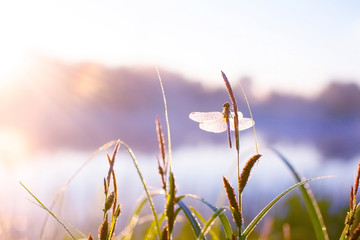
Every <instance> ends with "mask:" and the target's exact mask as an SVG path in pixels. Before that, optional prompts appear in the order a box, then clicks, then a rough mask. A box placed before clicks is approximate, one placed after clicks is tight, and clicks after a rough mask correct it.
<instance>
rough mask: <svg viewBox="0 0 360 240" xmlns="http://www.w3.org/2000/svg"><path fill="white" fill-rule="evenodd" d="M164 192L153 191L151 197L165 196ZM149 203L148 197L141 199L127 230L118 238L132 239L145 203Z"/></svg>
mask: <svg viewBox="0 0 360 240" xmlns="http://www.w3.org/2000/svg"><path fill="white" fill-rule="evenodd" d="M163 194H164V191H163V190H159V191H151V192H150V195H151V196H156V195H163ZM147 201H148V198H147V197H143V196H141V197H140V198H139V200H138V201H137V202H138V203H139V204H138V205H137V206H138V207H137V208H136V209H135V211H134V213H133V214H132V215H131V217H130V221H129V223H128V224H127V225H126V228H125V229H124V230H123V231H122V232H121V233H120V235H119V236H118V237H119V238H122V239H124V240H130V239H131V238H132V234H133V232H134V228H135V226H136V224H137V222H138V220H139V215H140V211H141V210H142V208H143V207H144V205H145V203H146V202H147Z"/></svg>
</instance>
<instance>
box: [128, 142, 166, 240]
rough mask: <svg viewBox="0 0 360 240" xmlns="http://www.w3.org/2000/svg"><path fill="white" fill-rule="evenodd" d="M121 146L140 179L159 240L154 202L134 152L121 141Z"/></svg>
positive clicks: (158, 226)
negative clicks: (127, 154) (126, 152)
mask: <svg viewBox="0 0 360 240" xmlns="http://www.w3.org/2000/svg"><path fill="white" fill-rule="evenodd" d="M121 144H122V145H123V146H125V148H126V150H127V151H128V153H129V155H130V157H131V159H132V160H133V163H134V165H135V168H136V171H137V173H138V175H139V178H140V180H141V183H142V184H143V187H144V190H145V193H146V196H147V198H148V201H149V203H150V207H151V211H152V214H153V216H154V220H155V223H156V230H157V233H158V235H159V239H161V229H160V225H159V221H158V218H157V214H156V211H155V207H154V202H153V200H152V198H151V194H150V192H149V190H148V187H147V185H146V182H145V179H144V177H143V175H142V173H141V171H140V167H139V164H138V161H137V160H136V157H135V154H134V152H133V151H132V150H131V148H130V147H129V146H128V145H127V144H126V143H125V142H123V141H121Z"/></svg>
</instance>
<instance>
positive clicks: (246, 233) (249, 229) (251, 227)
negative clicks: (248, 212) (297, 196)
mask: <svg viewBox="0 0 360 240" xmlns="http://www.w3.org/2000/svg"><path fill="white" fill-rule="evenodd" d="M324 178H328V177H316V178H310V179H305V180H303V181H301V182H299V183H296V184H295V185H293V186H291V187H290V188H288V189H286V190H285V191H283V192H282V193H281V194H279V195H278V196H277V197H276V198H274V199H273V200H272V201H271V202H270V203H269V204H268V205H266V207H265V208H264V209H263V210H261V212H260V213H259V214H258V215H257V216H256V217H255V218H254V219H253V220H252V221H251V223H250V224H249V225H248V226H247V227H246V229H245V230H244V232H243V234H242V236H241V239H246V238H247V237H248V236H249V234H250V233H251V232H252V231H253V230H254V229H255V227H256V225H257V224H258V223H259V222H260V220H261V219H262V218H263V217H264V216H265V215H266V214H267V213H268V212H269V210H270V209H271V208H272V207H273V206H274V205H275V203H277V202H278V201H279V200H280V199H281V198H282V197H283V196H285V195H286V194H287V193H288V192H290V191H291V190H293V189H294V188H297V187H299V186H301V185H303V184H305V183H307V182H309V181H313V180H318V179H324Z"/></svg>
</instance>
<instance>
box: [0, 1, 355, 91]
mask: <svg viewBox="0 0 360 240" xmlns="http://www.w3.org/2000/svg"><path fill="white" fill-rule="evenodd" d="M359 7H360V4H359V3H358V2H357V1H346V2H338V1H316V2H304V1H301V2H300V1H296V2H294V1H291V2H289V1H277V2H276V3H274V2H271V3H270V2H268V1H252V2H247V1H225V2H218V1H196V2H193V1H191V2H190V1H181V2H176V1H171V2H168V1H151V2H148V1H132V2H124V1H120V2H119V1H61V2H58V1H8V2H2V3H1V4H0V20H1V21H0V27H1V29H2V35H3V36H5V38H3V39H2V41H1V46H0V49H1V50H2V51H1V52H2V54H1V58H0V62H1V64H2V66H3V70H1V71H0V77H1V78H2V79H3V80H1V81H0V82H4V81H6V80H4V79H6V78H5V76H6V77H7V78H8V77H9V74H8V72H9V71H21V68H19V69H15V66H19V65H20V64H19V65H17V64H18V63H16V61H19V62H22V61H23V59H25V58H32V57H34V56H38V55H40V56H49V57H53V58H58V59H63V60H65V61H69V62H81V61H94V62H99V63H103V64H106V65H109V66H123V65H125V66H133V65H149V66H154V67H155V66H160V67H164V68H166V69H168V70H171V71H174V72H177V73H179V74H182V75H184V76H186V77H187V78H189V79H193V80H197V81H201V82H203V83H205V84H210V85H216V86H218V85H220V84H222V83H221V81H219V80H221V79H220V74H219V73H220V70H223V71H225V72H226V73H227V75H228V76H229V77H230V78H231V79H237V78H241V77H250V78H252V80H253V81H254V84H255V87H256V89H257V91H258V92H259V93H264V92H268V91H273V90H277V91H285V92H290V93H298V94H302V95H309V94H310V95H311V94H314V93H316V92H318V91H319V90H320V89H321V88H322V87H323V86H324V85H325V84H326V83H327V82H328V81H330V80H333V79H338V80H341V81H357V82H360V80H359V79H360V70H359V68H358V63H359V58H358V56H359V54H360V16H359V15H358V12H359ZM4 69H5V70H4ZM5 73H6V74H5ZM0 86H1V85H0Z"/></svg>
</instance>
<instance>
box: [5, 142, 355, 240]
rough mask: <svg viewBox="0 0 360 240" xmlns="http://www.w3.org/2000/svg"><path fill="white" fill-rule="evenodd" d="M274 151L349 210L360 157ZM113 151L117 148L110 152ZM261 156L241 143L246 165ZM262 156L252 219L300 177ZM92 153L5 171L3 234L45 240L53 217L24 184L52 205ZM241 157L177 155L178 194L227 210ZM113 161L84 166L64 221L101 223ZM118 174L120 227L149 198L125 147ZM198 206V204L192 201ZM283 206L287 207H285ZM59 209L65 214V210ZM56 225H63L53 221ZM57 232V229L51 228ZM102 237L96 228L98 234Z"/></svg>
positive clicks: (205, 149)
mask: <svg viewBox="0 0 360 240" xmlns="http://www.w3.org/2000/svg"><path fill="white" fill-rule="evenodd" d="M275 148H276V149H277V150H279V151H280V152H281V153H283V154H284V156H286V157H287V158H288V160H290V161H291V163H292V164H293V165H294V167H295V169H296V170H297V171H298V172H299V173H300V174H302V175H303V176H305V177H307V178H310V177H317V176H334V177H333V178H330V179H322V180H316V181H313V182H311V183H310V186H311V188H312V190H313V192H314V193H315V196H316V198H317V199H320V200H321V199H327V200H329V201H330V202H331V209H332V210H333V211H336V209H339V208H342V207H346V205H347V204H348V196H349V192H350V186H351V185H352V184H353V180H354V177H355V175H356V171H357V166H358V159H359V158H357V159H356V158H354V160H353V161H346V162H344V161H340V160H328V161H325V160H324V159H322V157H321V155H320V154H319V153H318V152H317V151H316V149H314V148H312V147H311V146H308V145H305V144H304V145H296V146H295V145H290V144H287V143H278V144H276V146H275ZM107 151H108V153H109V154H111V152H112V149H108V150H107ZM134 152H135V155H136V157H137V160H138V162H139V165H140V168H141V170H142V172H143V175H144V178H145V180H146V182H147V183H148V184H149V185H150V186H154V187H159V186H160V184H161V183H160V177H159V175H158V173H157V163H156V154H153V155H152V154H141V153H136V150H135V149H134ZM254 153H255V148H254V146H253V143H252V142H250V141H249V142H246V141H245V142H242V145H241V164H242V166H243V165H244V163H245V160H247V159H248V158H249V157H251V156H252V155H253V154H254ZM260 153H261V154H262V155H263V156H262V157H261V158H260V161H259V163H258V164H257V166H256V169H255V170H254V171H253V173H252V175H251V179H250V182H249V183H248V185H247V187H246V189H245V191H244V211H245V214H249V215H255V214H257V213H258V212H259V211H260V210H261V209H262V208H263V207H264V206H265V205H266V204H267V203H268V202H270V201H271V200H272V199H273V198H274V197H276V196H277V195H278V194H279V193H281V192H282V191H283V190H285V189H286V188H288V187H290V186H291V185H293V184H294V183H295V180H294V178H293V176H292V175H291V173H290V172H289V171H288V169H287V168H286V167H285V165H284V164H283V163H282V162H281V161H280V160H279V158H278V157H277V156H276V155H275V154H274V153H273V152H272V151H271V150H269V149H267V148H266V147H265V146H260ZM90 154H91V153H85V152H74V151H62V152H56V153H44V154H39V155H36V156H32V157H29V159H26V160H23V161H21V162H20V163H17V164H13V165H10V166H9V165H5V166H3V167H1V168H0V182H1V189H2V190H1V197H0V211H1V213H2V215H1V219H0V221H1V222H0V226H2V227H1V228H0V236H6V234H7V233H8V232H9V231H11V232H12V234H13V235H15V236H17V237H19V239H20V237H23V239H26V237H28V239H33V238H36V237H38V236H39V233H40V229H41V225H42V222H43V220H44V218H45V216H46V215H47V214H46V212H45V211H44V210H42V209H41V208H40V207H38V206H36V205H35V204H33V202H34V199H33V198H32V197H31V196H30V195H29V194H28V193H27V192H26V190H25V189H23V188H22V187H21V185H20V184H19V181H21V182H22V183H23V184H24V185H25V186H26V187H28V188H29V189H30V190H31V191H32V192H33V193H34V194H35V195H36V196H37V197H38V198H39V199H40V200H41V201H42V202H43V203H44V204H45V205H46V206H50V205H51V203H52V201H53V199H54V197H55V195H56V193H57V192H58V191H59V189H61V187H62V186H63V184H64V183H65V182H66V180H67V179H68V178H69V177H70V176H71V175H72V174H73V173H74V172H75V171H76V170H77V169H78V168H79V167H80V166H81V164H82V162H83V161H85V160H86V159H87V157H88V156H89V155H90ZM235 158H236V152H235V150H234V149H228V147H227V145H198V146H191V147H183V148H180V149H177V150H176V151H174V152H173V169H174V173H175V180H176V184H177V190H178V192H177V194H178V195H181V194H187V193H191V194H196V195H198V196H201V197H203V198H205V199H206V200H207V201H209V202H211V203H212V204H214V205H217V206H223V205H227V204H226V202H219V196H223V194H224V190H223V182H222V177H223V176H226V177H227V178H228V179H229V180H232V184H233V186H235V184H236V181H235V175H236V163H235ZM107 170H108V163H107V159H106V155H105V152H104V151H103V152H100V153H99V154H97V155H96V156H95V157H94V159H92V160H91V161H90V162H89V163H88V164H87V165H86V167H85V168H83V169H82V170H81V171H80V172H79V173H78V175H77V176H76V178H74V180H73V181H72V182H71V184H70V185H69V187H68V189H67V190H66V192H65V195H64V198H63V204H62V206H63V208H62V210H61V212H62V217H63V219H65V220H67V221H69V222H70V223H71V224H73V225H74V226H76V227H77V228H79V229H81V230H83V231H85V232H86V231H90V230H89V229H95V230H96V228H95V227H96V226H99V224H100V222H101V216H102V215H101V214H102V206H103V205H102V204H103V202H102V201H103V178H104V177H105V176H106V175H107ZM115 171H116V176H117V180H118V189H119V201H120V202H121V203H122V209H123V210H122V216H121V219H122V221H120V226H119V227H120V229H121V228H122V227H123V226H124V225H125V224H126V221H127V220H128V216H129V215H130V214H131V212H132V211H133V210H134V208H135V206H136V204H135V203H136V201H137V199H138V198H139V196H140V195H141V194H142V193H143V189H142V185H141V182H140V180H139V178H138V175H137V172H136V169H135V167H134V165H133V163H132V160H131V158H130V157H129V155H128V154H127V153H126V151H125V150H124V149H123V150H120V152H119V154H118V156H117V159H116V163H115ZM155 201H156V202H157V205H158V206H157V207H159V209H161V208H162V207H163V200H162V197H160V196H159V197H156V198H155ZM188 201H189V202H190V203H191V204H195V205H196V204H197V203H196V201H194V200H193V201H192V202H191V200H188ZM280 204H281V203H280ZM55 212H57V213H58V212H60V210H59V209H58V208H56V209H55ZM49 223H50V225H49V226H54V225H56V223H55V221H53V219H51V220H50V221H49ZM49 228H50V227H49ZM93 234H95V236H96V231H95V232H93Z"/></svg>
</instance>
